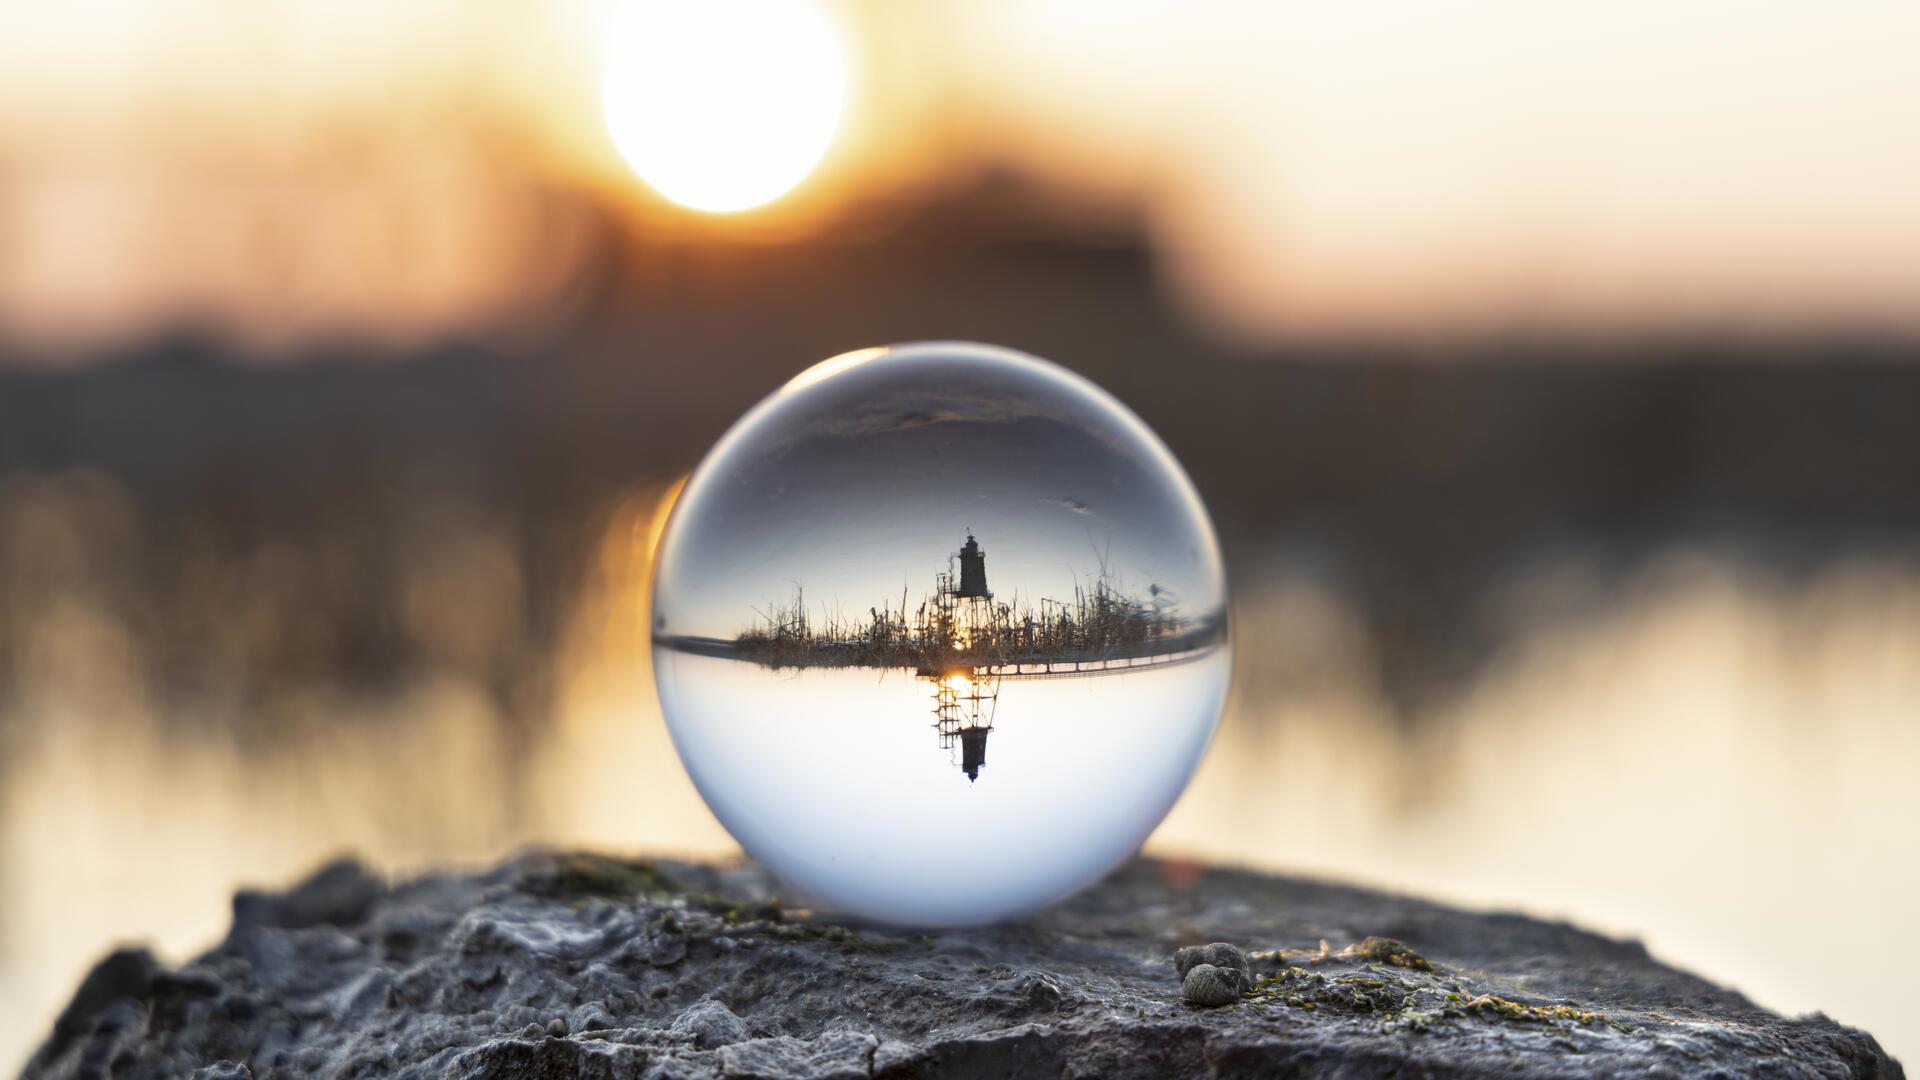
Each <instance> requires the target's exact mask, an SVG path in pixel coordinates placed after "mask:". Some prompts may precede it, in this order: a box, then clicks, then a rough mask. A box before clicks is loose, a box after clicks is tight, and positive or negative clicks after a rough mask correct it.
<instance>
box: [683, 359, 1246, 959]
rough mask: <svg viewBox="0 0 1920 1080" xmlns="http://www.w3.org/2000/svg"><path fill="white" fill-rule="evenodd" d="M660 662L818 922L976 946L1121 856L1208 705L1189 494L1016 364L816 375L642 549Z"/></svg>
mask: <svg viewBox="0 0 1920 1080" xmlns="http://www.w3.org/2000/svg"><path fill="white" fill-rule="evenodd" d="M653 597H654V599H653V661H654V671H655V681H656V683H657V686H658V689H659V694H660V700H661V705H662V708H663V709H664V711H665V713H666V718H667V723H668V727H669V730H670V731H671V733H672V736H673V741H674V745H675V747H676V748H677V749H678V750H679V753H680V757H681V760H682V762H683V763H684V764H685V765H686V768H687V771H688V773H689V774H690V775H691V776H692V778H693V782H694V784H695V786H696V787H698V788H699V790H700V793H701V795H702V796H703V797H704V798H705V799H706V801H707V804H708V806H709V807H710V808H711V809H712V810H713V812H714V814H715V816H717V817H718V818H719V819H720V822H721V823H722V824H723V825H725V826H726V828H727V829H728V830H729V831H730V832H731V833H732V834H733V836H734V838H735V839H737V840H738V841H739V842H740V845H741V846H742V847H743V848H744V849H746V851H747V852H748V854H750V855H752V856H753V857H755V858H756V859H758V860H760V861H761V862H762V863H764V864H765V865H766V866H768V867H769V868H771V869H772V870H773V871H774V872H775V873H777V874H779V875H780V876H781V877H782V878H784V879H785V880H786V881H787V882H788V883H789V884H790V885H792V886H794V887H796V888H798V889H800V890H802V891H803V892H805V893H807V894H810V895H811V896H812V897H814V898H816V899H817V900H819V901H822V902H824V903H826V904H828V905H830V906H835V907H839V908H843V909H846V910H851V911H855V912H859V913H862V914H865V915H867V916H870V917H873V918H876V919H881V920H885V921H889V922H895V923H902V924H910V925H964V924H972V923H982V922H989V921H993V920H996V919H1001V918H1005V917H1008V916H1011V915H1015V914H1019V913H1021V912H1024V911H1028V910H1031V909H1034V908H1037V907H1040V906H1042V905H1045V904H1047V903H1050V902H1052V901H1055V900H1058V899H1061V898H1063V897H1065V896H1067V895H1068V894H1070V893H1072V892H1073V891H1075V890H1076V889H1078V888H1080V887H1081V886H1083V885H1086V884H1089V883H1090V882H1092V881H1094V880H1095V879H1097V878H1099V877H1100V876H1101V875H1103V874H1104V873H1106V872H1107V871H1108V870H1110V869H1112V868H1113V867H1114V866H1116V865H1118V864H1119V863H1120V862H1121V861H1123V860H1125V859H1126V858H1127V857H1128V856H1129V855H1131V854H1132V853H1133V852H1134V851H1135V850H1136V849H1138V847H1139V846H1140V844H1141V843H1142V842H1143V841H1144V840H1145V839H1146V837H1147V834H1148V833H1150V832H1151V831H1152V830H1153V828H1154V826H1155V825H1157V824H1158V823H1159V822H1160V819H1161V818H1162V817H1164V816H1165V815H1166V813H1167V811H1168V810H1169V809H1171V808H1172V806H1173V803H1174V800H1175V799H1177V798H1178V797H1179V795H1180V792H1181V790H1182V789H1183V788H1184V787H1185V786H1186V783H1187V780H1188V778H1189V777H1190V776H1191V775H1192V773H1193V770H1194V768H1195V767H1196V766H1197V765H1198V764H1199V761H1200V756H1201V754H1202V753H1203V752H1204V751H1205V749H1206V746H1207V742H1208V740H1209V739H1210V738H1211V736H1212V734H1213V729H1214V725H1215V723H1216V722H1217V720H1218V718H1219V714H1220V708H1221V705H1222V702H1223V700H1224V698H1225V694H1226V686H1227V677H1228V671H1229V664H1230V660H1229V650H1228V649H1227V648H1226V638H1227V614H1226V582H1225V578H1224V575H1223V572H1222V569H1221V564H1220V556H1219V550H1218V544H1217V542H1216V540H1215V538H1214V534H1213V527H1212V525H1211V523H1210V522H1209V521H1208V519H1207V514H1206V510H1205V508H1204V507H1203V506H1202V505H1201V503H1200V499H1199V496H1198V495H1197V494H1196V493H1195V491H1194V489H1193V485H1192V483H1191V482H1190V481H1189V480H1188V479H1187V476H1186V474H1185V472H1183V471H1182V470H1181V468H1180V465H1179V463H1178V462H1176V461H1175V460H1174V458H1173V456H1172V454H1170V453H1169V452H1168V450H1167V448H1166V446H1165V445H1164V444H1162V443H1161V442H1160V440H1159V438H1158V437H1156V436H1155V435H1154V434H1153V432H1152V431H1151V430H1149V429H1148V428H1147V427H1146V425H1145V424H1143V423H1142V422H1141V421H1140V420H1139V418H1137V417H1136V416H1134V415H1133V413H1131V412H1130V411H1128V410H1127V408H1126V407H1125V406H1123V405H1121V404H1120V403H1119V402H1118V401H1117V400H1115V399H1114V398H1113V397H1112V396H1110V395H1108V394H1107V393H1106V392H1104V391H1102V390H1100V389H1099V388H1098V387H1096V386H1094V385H1093V384H1092V383H1090V382H1088V381H1087V380H1085V379H1083V378H1081V377H1079V376H1077V375H1074V374H1072V373H1071V372H1068V371H1067V370H1065V369H1063V368H1061V367H1058V366H1056V365H1054V364H1050V363H1048V362H1046V361H1043V360H1039V359H1036V358H1034V357H1031V356H1027V355H1025V354H1022V353H1017V352H1013V351H1011V350H1007V349H1000V348H993V347H990V346H984V345H974V344H964V343H928V344H918V345H907V346H898V347H893V348H885V349H868V350H863V351H860V352H855V353H848V354H846V355H844V356H840V357H836V358H834V359H832V360H828V361H825V362H823V363H821V364H819V365H816V366H815V367H813V368H811V369H809V370H808V371H806V372H804V373H803V374H801V375H800V376H798V377H797V378H795V379H794V380H793V381H792V382H790V383H788V384H787V385H786V386H785V387H784V388H782V389H781V390H780V391H778V392H777V393H775V394H774V395H773V396H771V397H769V398H768V399H766V400H765V401H763V402H761V403H760V404H759V405H758V406H756V407H755V408H754V409H753V410H752V411H751V412H749V413H748V414H747V415H746V416H745V417H744V418H742V419H741V420H740V421H739V422H738V423H736V424H735V425H734V426H733V428H732V429H731V430H730V431H728V432H727V434H726V435H725V436H724V437H723V438H722V439H721V440H720V442H719V444H718V445H717V446H715V447H714V449H713V450H712V452H711V453H709V454H708V455H707V458H706V460H705V461H704V462H702V464H701V465H700V468H699V469H698V470H697V471H696V472H695V473H694V474H693V476H692V478H691V479H690V480H689V481H688V482H687V485H686V488H685V490H684V491H683V492H682V493H681V495H680V498H679V501H678V502H677V503H676V504H675V506H674V508H673V511H672V514H671V517H670V519H669V521H668V524H667V528H666V530H665V533H664V534H663V536H662V538H661V542H660V549H659V553H658V559H657V562H656V564H655V579H654V591H653Z"/></svg>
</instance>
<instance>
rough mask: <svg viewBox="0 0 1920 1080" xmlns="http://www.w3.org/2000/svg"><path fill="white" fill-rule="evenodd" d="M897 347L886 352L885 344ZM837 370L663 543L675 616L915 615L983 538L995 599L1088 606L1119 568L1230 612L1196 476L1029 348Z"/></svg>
mask: <svg viewBox="0 0 1920 1080" xmlns="http://www.w3.org/2000/svg"><path fill="white" fill-rule="evenodd" d="M874 352H875V353H879V352H880V351H879V350H875V351H874ZM856 359H857V362H856V363H854V364H852V365H843V364H841V363H840V362H838V361H834V360H829V361H826V362H824V363H823V364H821V365H820V368H821V369H824V370H827V371H831V372H832V374H830V375H827V376H825V377H822V378H814V377H813V376H812V375H811V374H803V375H801V376H800V377H799V378H797V379H795V380H794V382H793V383H792V384H789V386H788V387H787V388H785V389H784V390H782V391H781V392H780V393H778V394H776V395H774V396H773V397H772V398H770V399H768V401H766V402H764V403H763V404H762V405H761V406H759V407H758V408H756V409H755V410H754V411H753V412H751V413H749V414H748V415H747V416H746V417H744V418H743V419H742V420H741V421H740V423H739V424H738V425H737V426H736V427H735V428H734V429H733V430H732V431H730V432H729V433H728V434H727V435H726V436H725V437H724V438H722V440H721V441H720V443H719V445H717V446H716V447H715V448H714V450H713V452H712V453H711V454H710V455H709V457H708V459H707V461H706V462H704V463H703V464H702V465H701V467H700V469H699V470H698V471H697V472H696V473H695V474H694V475H693V477H692V479H691V480H689V481H688V483H687V487H686V489H685V491H683V492H682V494H681V496H680V499H679V501H678V502H677V503H676V505H675V506H674V510H673V516H672V518H671V520H670V523H669V524H668V526H667V531H666V534H665V536H664V538H663V540H662V546H661V551H660V556H659V558H660V564H659V569H658V571H657V577H656V585H655V589H656V592H655V597H656V607H655V612H656V624H655V628H656V629H657V630H659V631H662V632H665V633H668V634H674V635H683V636H696V637H714V638H723V639H724V638H732V637H734V636H735V635H737V634H738V633H740V632H741V631H743V630H746V629H748V628H749V627H751V626H752V625H754V624H755V623H756V622H758V621H759V620H760V618H761V617H762V615H763V614H764V613H766V612H767V611H769V610H770V608H771V606H772V605H773V604H784V603H787V602H790V601H791V600H792V599H793V597H794V594H795V591H796V589H797V588H801V587H804V589H805V599H806V603H807V605H808V610H809V614H810V615H811V617H812V618H814V619H815V620H819V621H822V622H824V621H825V620H826V619H827V618H829V617H831V616H833V615H835V614H838V615H841V616H844V617H846V618H847V619H848V620H850V621H853V622H857V623H864V622H865V621H866V619H867V616H868V609H869V608H872V607H892V608H896V609H897V607H898V606H899V604H900V602H901V597H902V594H903V592H904V594H905V597H906V601H907V606H908V609H909V613H911V611H912V610H913V609H915V608H917V607H918V606H919V604H920V602H921V601H922V600H923V599H925V598H926V597H927V596H929V595H930V594H931V593H932V591H933V585H934V575H935V574H936V573H939V572H942V571H945V570H947V569H948V563H947V560H948V556H949V555H951V554H952V553H953V552H955V551H956V550H957V549H958V548H959V547H960V545H961V544H962V543H963V542H964V541H965V539H966V537H967V535H968V533H969V531H971V533H972V534H973V535H974V536H976V538H977V539H978V540H979V542H980V545H981V547H982V548H983V549H984V550H985V552H986V560H987V583H988V586H989V587H990V588H991V589H992V590H993V591H994V594H995V599H996V600H999V601H1004V602H1012V601H1014V600H1015V599H1016V598H1017V599H1019V600H1021V601H1024V602H1025V603H1027V604H1034V605H1035V606H1037V601H1038V600H1039V599H1040V598H1041V597H1049V598H1052V599H1055V600H1059V599H1066V600H1069V601H1070V600H1072V599H1073V590H1074V586H1075V585H1076V584H1082V583H1086V582H1087V579H1089V578H1091V577H1092V576H1094V575H1096V574H1097V573H1098V572H1099V571H1100V569H1101V562H1102V560H1107V561H1108V565H1109V566H1110V568H1111V569H1112V570H1113V572H1114V573H1115V574H1116V575H1118V577H1119V578H1120V582H1121V584H1122V585H1123V586H1124V587H1125V588H1126V589H1127V591H1129V592H1130V593H1133V594H1136V595H1140V596H1145V595H1147V590H1148V589H1149V587H1151V586H1156V585H1157V586H1159V587H1161V588H1164V589H1170V590H1172V595H1173V596H1174V597H1175V598H1176V601H1177V603H1178V605H1179V607H1178V610H1179V612H1180V614H1183V615H1185V616H1188V617H1199V616H1202V615H1205V614H1209V613H1215V612H1219V611H1221V610H1223V608H1224V604H1225V598H1226V597H1225V577H1224V574H1223V572H1222V569H1221V566H1220V557H1219V552H1218V547H1217V543H1216V541H1215V539H1214V534H1213V528H1212V525H1211V523H1210V522H1209V520H1208V519H1207V516H1206V511H1205V508H1204V507H1203V506H1202V505H1201V503H1200V501H1199V497H1198V495H1197V494H1196V493H1195V492H1194V490H1193V487H1192V484H1191V482H1190V481H1188V479H1187V477H1186V474H1185V473H1184V472H1183V471H1181V470H1180V467H1179V465H1178V464H1177V463H1176V462H1174V460H1173V458H1172V456H1171V455H1170V454H1169V453H1168V452H1167V450H1166V448H1165V446H1164V445H1162V444H1161V443H1160V441H1159V439H1158V438H1156V437H1155V436H1154V435H1153V434H1152V433H1151V432H1150V431H1148V430H1147V429H1146V427H1145V426H1144V425H1143V424H1141V423H1140V421H1139V420H1138V419H1137V418H1135V417H1134V416H1133V415H1132V413H1130V412H1127V411H1125V409H1124V407H1123V406H1121V405H1119V403H1118V402H1115V401H1114V400H1113V399H1112V398H1111V397H1109V396H1107V395H1106V394H1105V393H1104V392H1102V391H1100V390H1097V389H1095V388H1094V387H1092V386H1091V384H1089V383H1086V382H1085V381H1084V380H1082V379H1079V378H1078V377H1077V376H1072V375H1068V374H1067V373H1065V372H1064V371H1061V370H1060V369H1058V368H1053V367H1051V366H1046V367H1042V366H1039V365H1036V364H1034V363H1033V362H1032V361H1030V360H1023V359H1021V358H1019V357H1018V356H1017V355H1016V354H1010V353H1006V352H1004V351H1001V350H987V349H982V348H980V347H977V346H973V347H961V348H956V347H954V346H950V345H939V344H934V345H927V346H920V347H909V348H906V349H900V350H894V351H892V352H890V353H886V354H882V355H865V356H857V357H856Z"/></svg>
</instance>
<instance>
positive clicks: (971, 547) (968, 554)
mask: <svg viewBox="0 0 1920 1080" xmlns="http://www.w3.org/2000/svg"><path fill="white" fill-rule="evenodd" d="M957 595H959V597H960V598H961V599H963V600H972V599H980V600H991V599H993V593H992V592H990V591H989V590H988V589H987V553H986V552H984V551H981V550H980V541H978V540H975V539H974V538H973V534H972V533H968V534H967V542H966V543H965V544H964V545H962V546H961V548H960V590H959V593H958V594H957Z"/></svg>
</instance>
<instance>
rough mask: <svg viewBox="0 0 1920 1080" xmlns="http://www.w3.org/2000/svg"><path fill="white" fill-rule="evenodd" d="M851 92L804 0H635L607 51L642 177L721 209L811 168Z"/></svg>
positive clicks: (614, 118)
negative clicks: (847, 94) (609, 49)
mask: <svg viewBox="0 0 1920 1080" xmlns="http://www.w3.org/2000/svg"><path fill="white" fill-rule="evenodd" d="M845 90H846V72H845V68H844V65H843V63H842V60H841V54H840V47H839V44H838V43H837V42H836V41H835V40H834V37H833V33H832V32H831V31H830V30H829V29H828V28H827V25H826V22H825V21H824V20H823V19H822V18H821V16H820V14H819V13H818V12H817V11H815V10H814V9H813V8H811V7H810V6H808V5H807V4H806V3H805V2H804V0H683V2H678V3H676V2H672V0H639V2H638V3H636V4H635V5H634V6H633V8H632V9H631V11H630V12H629V14H628V17H627V19H626V20H625V21H624V23H623V24H622V25H621V27H620V29H619V31H618V32H617V34H616V36H615V38H614V41H613V47H612V50H611V52H610V53H609V55H608V59H607V79H606V84H605V89H604V92H603V94H602V108H603V109H604V110H605V113H606V118H607V130H608V132H609V133H611V134H612V136H613V142H614V145H615V146H617V147H619V148H620V154H621V156H622V157H625V158H626V160H627V164H629V165H631V166H633V170H634V171H635V172H637V173H639V174H640V178H641V179H643V180H645V181H646V182H647V183H649V184H651V185H653V187H654V188H655V189H657V190H658V191H659V192H660V193H661V194H662V195H665V196H666V197H667V198H669V199H672V200H673V201H674V202H677V203H679V204H681V205H682V206H690V207H693V208H694V209H697V210H709V211H714V212H724V211H729V210H745V209H747V208H749V207H754V206H759V205H760V204H762V203H765V202H768V201H770V200H772V199H775V198H778V197H779V196H780V195H782V194H784V193H785V192H786V191H787V190H788V189H789V188H791V187H793V186H794V185H795V184H798V183H799V182H800V181H801V180H802V179H803V178H805V176H806V175H807V173H808V172H810V171H811V170H812V169H813V167H814V165H815V164H817V163H818V162H819V160H820V156H821V155H822V154H824V153H826V149H827V144H828V143H829V142H830V141H831V140H832V138H833V131H834V127H835V126H836V125H837V124H838V123H839V120H840V106H841V101H842V98H843V96H844V94H845Z"/></svg>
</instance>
